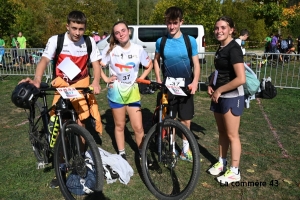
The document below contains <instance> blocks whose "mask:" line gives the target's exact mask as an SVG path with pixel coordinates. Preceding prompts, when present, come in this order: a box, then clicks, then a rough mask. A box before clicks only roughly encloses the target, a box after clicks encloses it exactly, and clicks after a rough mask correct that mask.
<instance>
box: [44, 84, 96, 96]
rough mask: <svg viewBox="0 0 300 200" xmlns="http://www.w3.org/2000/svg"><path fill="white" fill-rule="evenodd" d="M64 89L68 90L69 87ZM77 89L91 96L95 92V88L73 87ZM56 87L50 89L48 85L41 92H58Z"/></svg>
mask: <svg viewBox="0 0 300 200" xmlns="http://www.w3.org/2000/svg"><path fill="white" fill-rule="evenodd" d="M62 88H67V87H62ZM73 88H75V89H76V90H82V91H83V93H85V94H86V93H89V94H92V93H93V92H94V88H93V87H92V86H88V87H73ZM56 89H57V88H56V87H48V84H47V86H45V85H44V87H43V86H42V87H40V88H39V90H40V91H56Z"/></svg>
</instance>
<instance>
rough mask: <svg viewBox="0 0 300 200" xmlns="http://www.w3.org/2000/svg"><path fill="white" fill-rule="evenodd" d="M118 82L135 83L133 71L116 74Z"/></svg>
mask: <svg viewBox="0 0 300 200" xmlns="http://www.w3.org/2000/svg"><path fill="white" fill-rule="evenodd" d="M117 78H118V81H120V82H121V83H122V84H129V85H131V84H133V83H134V81H135V73H134V70H130V71H129V72H127V73H122V74H117Z"/></svg>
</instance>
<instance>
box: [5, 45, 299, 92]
mask: <svg viewBox="0 0 300 200" xmlns="http://www.w3.org/2000/svg"><path fill="white" fill-rule="evenodd" d="M42 52H43V49H42V48H35V49H8V48H7V49H5V55H4V57H3V62H2V66H0V77H5V76H10V75H18V76H34V73H35V69H36V65H37V63H38V61H39V59H40V57H41V55H42ZM152 54H153V53H149V56H151V55H152ZM203 54H204V55H203V56H204V57H205V60H201V63H200V66H201V72H200V77H199V88H200V86H201V85H203V84H204V85H205V84H207V83H208V77H209V76H210V74H211V73H212V72H213V71H214V70H215V67H214V58H215V52H206V53H203ZM201 57H202V55H201ZM298 57H299V54H295V52H292V54H278V53H266V54H256V53H246V55H245V56H244V61H245V63H247V65H248V66H249V67H250V68H251V69H252V70H253V71H254V72H255V73H256V75H257V77H258V79H260V80H261V79H262V78H267V77H271V80H272V83H273V84H274V85H275V86H276V87H280V88H293V89H300V61H299V60H298V59H297V58H298ZM103 70H104V72H105V73H106V75H109V74H108V73H109V70H108V67H104V68H103ZM91 71H93V70H91ZM143 71H144V68H141V70H140V74H141V73H142V72H143ZM44 77H45V78H46V81H48V80H51V79H52V64H51V63H50V64H49V66H48V67H47V70H46V71H45V73H44ZM148 77H149V78H150V79H151V80H155V74H154V70H152V71H151V73H150V74H149V75H148Z"/></svg>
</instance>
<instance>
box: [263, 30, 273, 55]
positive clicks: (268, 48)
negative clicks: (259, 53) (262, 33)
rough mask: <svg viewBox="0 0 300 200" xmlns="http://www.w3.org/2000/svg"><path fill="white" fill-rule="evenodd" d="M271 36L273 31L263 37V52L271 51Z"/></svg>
mask: <svg viewBox="0 0 300 200" xmlns="http://www.w3.org/2000/svg"><path fill="white" fill-rule="evenodd" d="M272 37H273V33H271V34H270V35H269V36H267V37H266V38H265V40H264V41H265V52H264V53H269V52H270V51H271V40H272Z"/></svg>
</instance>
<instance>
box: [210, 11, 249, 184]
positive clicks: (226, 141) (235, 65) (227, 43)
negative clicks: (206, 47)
mask: <svg viewBox="0 0 300 200" xmlns="http://www.w3.org/2000/svg"><path fill="white" fill-rule="evenodd" d="M233 33H234V23H233V21H232V19H231V18H229V17H226V16H223V17H220V18H219V19H218V20H217V21H216V24H215V29H214V34H215V37H216V39H217V40H218V41H219V42H220V47H219V49H218V50H217V52H216V55H215V60H214V64H215V68H216V70H215V73H214V76H213V78H212V80H211V82H210V85H209V86H208V90H207V93H208V95H209V96H210V98H211V107H210V110H212V111H213V112H214V116H215V119H216V122H217V126H218V131H219V162H217V163H215V164H214V165H213V166H212V167H211V168H210V169H209V170H208V172H209V173H210V174H212V175H219V174H221V173H222V172H225V174H224V175H222V176H219V177H218V178H217V180H218V181H219V182H220V183H223V184H225V183H226V182H227V183H228V184H229V183H231V182H237V181H240V179H241V175H240V172H239V164H240V156H241V142H240V138H239V126H240V116H241V115H242V113H243V109H244V89H243V84H244V83H245V81H246V77H245V68H244V60H243V53H242V50H241V47H240V46H239V44H238V43H237V42H236V41H235V40H234V39H233ZM229 145H230V152H231V159H232V160H231V165H230V168H228V169H227V170H226V168H227V160H226V157H227V151H228V148H229Z"/></svg>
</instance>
